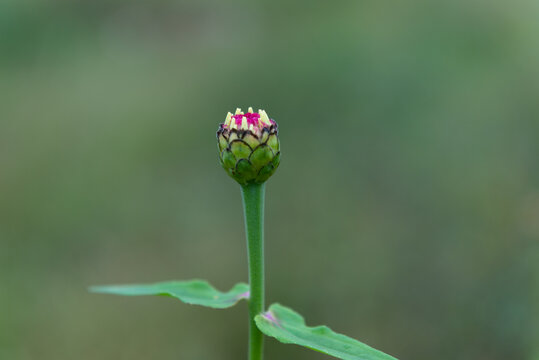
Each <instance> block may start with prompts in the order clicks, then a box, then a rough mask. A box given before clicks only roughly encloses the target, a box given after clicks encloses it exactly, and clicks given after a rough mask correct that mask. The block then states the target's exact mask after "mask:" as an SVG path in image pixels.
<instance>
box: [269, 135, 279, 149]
mask: <svg viewBox="0 0 539 360" xmlns="http://www.w3.org/2000/svg"><path fill="white" fill-rule="evenodd" d="M267 144H268V146H269V147H270V148H272V149H273V152H275V153H276V152H277V151H279V139H277V135H276V134H271V135H270V136H269V138H268V142H267Z"/></svg>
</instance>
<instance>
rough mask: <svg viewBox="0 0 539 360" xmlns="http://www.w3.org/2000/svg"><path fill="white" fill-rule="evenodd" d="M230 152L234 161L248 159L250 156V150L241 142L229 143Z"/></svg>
mask: <svg viewBox="0 0 539 360" xmlns="http://www.w3.org/2000/svg"><path fill="white" fill-rule="evenodd" d="M230 151H232V154H234V156H235V157H236V159H238V160H239V159H248V158H249V155H251V148H250V147H249V145H247V144H246V143H245V142H243V140H235V141H233V142H232V143H230Z"/></svg>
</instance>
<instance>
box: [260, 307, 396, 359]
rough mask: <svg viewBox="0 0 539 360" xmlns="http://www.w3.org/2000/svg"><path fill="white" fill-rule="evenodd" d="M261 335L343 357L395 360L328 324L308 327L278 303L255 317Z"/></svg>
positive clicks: (293, 313)
mask: <svg viewBox="0 0 539 360" xmlns="http://www.w3.org/2000/svg"><path fill="white" fill-rule="evenodd" d="M255 322H256V325H257V327H258V328H259V329H260V331H262V332H263V333H264V334H266V335H268V336H271V337H274V338H276V339H277V340H279V341H280V342H282V343H285V344H296V345H300V346H305V347H307V348H310V349H313V350H316V351H320V352H322V353H324V354H327V355H331V356H335V357H337V358H339V359H344V360H396V358H394V357H393V356H391V355H388V354H385V353H383V352H381V351H379V350H376V349H374V348H372V347H370V346H368V345H366V344H363V343H362V342H359V341H357V340H354V339H352V338H350V337H348V336H345V335H341V334H338V333H336V332H334V331H333V330H331V329H330V328H328V327H327V326H315V327H309V326H307V325H305V320H304V319H303V317H302V316H301V315H299V314H298V313H296V312H295V311H293V310H292V309H289V308H287V307H284V306H282V305H279V304H273V305H271V306H270V308H269V311H268V312H266V313H264V314H260V315H257V316H256V317H255Z"/></svg>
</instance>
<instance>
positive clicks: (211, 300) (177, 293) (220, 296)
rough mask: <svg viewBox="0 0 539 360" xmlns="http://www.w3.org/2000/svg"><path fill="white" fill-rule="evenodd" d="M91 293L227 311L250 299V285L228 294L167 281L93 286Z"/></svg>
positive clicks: (203, 285) (200, 283)
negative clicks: (142, 297)
mask: <svg viewBox="0 0 539 360" xmlns="http://www.w3.org/2000/svg"><path fill="white" fill-rule="evenodd" d="M90 291H92V292H95V293H102V294H114V295H126V296H137V295H163V296H172V297H175V298H177V299H180V300H181V301H183V302H184V303H187V304H193V305H202V306H208V307H211V308H215V309H225V308H228V307H231V306H233V305H235V304H236V303H237V302H238V301H239V300H241V299H248V298H249V285H247V284H243V283H239V284H236V285H234V287H233V288H232V289H231V290H230V291H229V292H226V293H223V292H220V291H218V290H216V289H215V288H214V287H213V286H211V285H210V284H209V283H208V282H207V281H204V280H190V281H166V282H159V283H155V284H134V285H110V286H92V287H91V288H90Z"/></svg>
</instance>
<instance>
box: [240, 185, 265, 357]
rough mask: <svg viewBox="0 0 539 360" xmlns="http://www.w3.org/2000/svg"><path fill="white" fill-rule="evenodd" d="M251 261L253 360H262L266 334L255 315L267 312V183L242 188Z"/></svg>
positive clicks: (250, 351)
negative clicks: (265, 307)
mask: <svg viewBox="0 0 539 360" xmlns="http://www.w3.org/2000/svg"><path fill="white" fill-rule="evenodd" d="M241 189H242V192H241V194H242V199H243V210H244V214H245V232H246V234H247V253H248V259H249V286H250V297H249V360H262V357H263V345H264V335H263V334H262V333H261V332H260V330H258V327H257V326H256V323H255V316H256V315H258V314H261V313H262V312H264V194H265V185H264V184H250V185H244V186H242V188H241Z"/></svg>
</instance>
